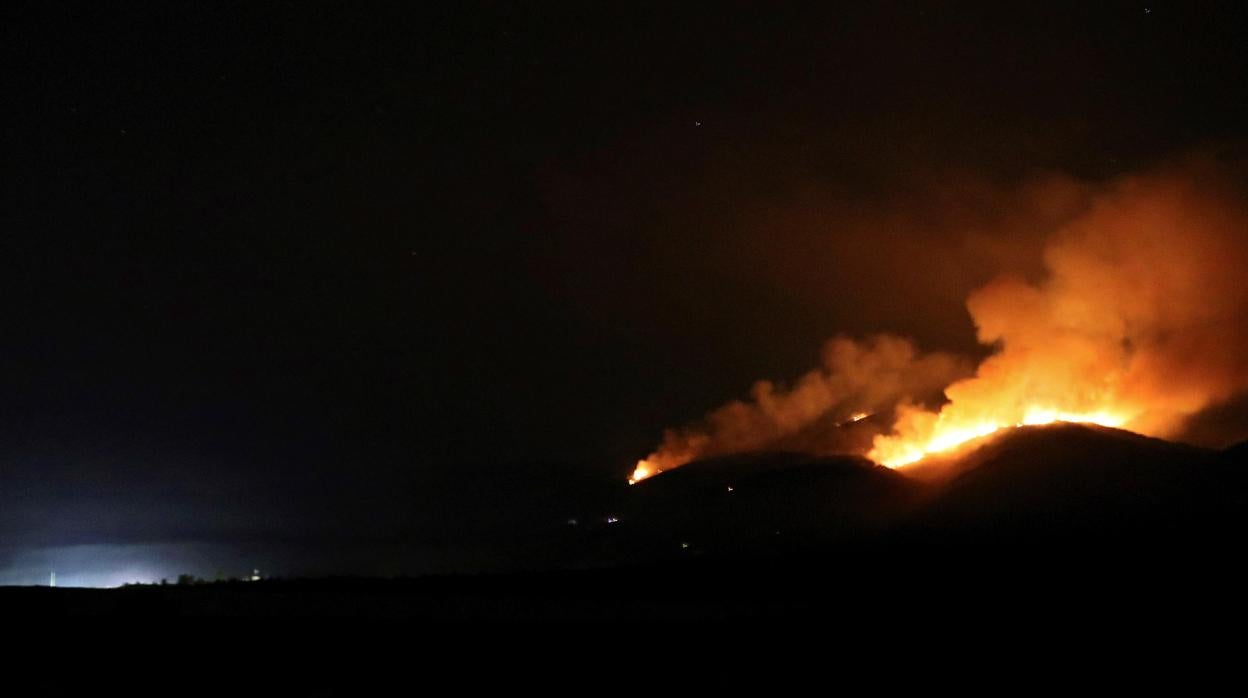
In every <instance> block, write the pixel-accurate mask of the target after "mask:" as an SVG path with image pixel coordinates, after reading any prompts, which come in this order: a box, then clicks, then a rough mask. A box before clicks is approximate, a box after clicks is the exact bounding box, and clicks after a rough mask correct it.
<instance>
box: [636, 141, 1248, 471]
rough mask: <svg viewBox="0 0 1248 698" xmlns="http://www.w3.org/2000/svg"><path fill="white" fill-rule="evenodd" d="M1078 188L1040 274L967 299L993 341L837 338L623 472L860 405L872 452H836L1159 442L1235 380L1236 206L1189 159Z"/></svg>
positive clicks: (1241, 247) (746, 441)
mask: <svg viewBox="0 0 1248 698" xmlns="http://www.w3.org/2000/svg"><path fill="white" fill-rule="evenodd" d="M1089 189H1090V192H1089V196H1088V198H1087V201H1088V203H1087V205H1086V206H1085V207H1084V208H1082V209H1081V210H1080V211H1079V212H1078V213H1077V214H1076V215H1074V216H1072V217H1071V218H1070V219H1069V220H1064V221H1063V222H1062V224H1061V225H1060V226H1059V227H1057V228H1056V229H1054V230H1053V231H1052V232H1051V233H1050V235H1049V237H1048V242H1047V244H1046V246H1045V249H1044V268H1045V274H1044V275H1043V276H1042V277H1041V278H1038V279H1034V280H1028V279H1023V278H1017V277H1012V276H1002V277H1000V278H997V279H995V280H993V281H991V282H990V283H988V284H986V285H984V286H982V287H981V288H979V289H978V290H977V291H975V292H974V293H973V294H972V295H971V296H970V297H969V298H968V299H967V302H966V305H967V308H968V310H969V311H970V314H971V317H972V319H973V321H974V323H975V327H976V329H977V339H978V340H979V342H981V343H982V344H984V345H986V346H988V347H990V348H992V350H993V353H992V354H991V355H990V356H989V357H988V358H987V359H985V360H984V361H982V362H981V363H980V364H979V365H978V367H976V368H974V369H973V370H971V369H970V362H968V361H966V360H964V359H961V358H959V357H957V356H953V355H950V354H944V353H923V352H920V351H919V350H918V349H916V348H915V346H914V344H913V343H912V342H910V341H909V340H906V339H903V338H899V337H895V336H887V335H885V336H877V337H872V338H868V339H867V340H865V341H854V340H852V339H848V338H843V337H841V338H836V339H833V340H831V341H830V342H829V343H828V345H827V347H825V350H824V365H823V367H821V368H819V369H816V370H814V371H811V372H810V373H808V374H806V375H805V376H803V377H802V378H800V379H799V380H798V381H797V382H796V383H795V384H794V385H793V387H791V388H788V389H784V388H780V387H777V386H776V385H774V384H772V383H770V382H766V381H762V382H759V383H758V384H756V385H755V386H754V389H753V391H752V395H751V399H750V400H749V401H735V402H731V403H729V404H727V405H725V406H723V407H720V408H718V409H716V410H714V411H712V412H711V413H709V414H708V415H707V416H706V418H705V419H704V420H703V421H702V422H700V423H698V424H695V425H692V426H689V427H685V428H680V429H673V430H669V431H668V432H667V433H666V434H665V435H664V438H663V441H662V443H661V444H660V446H659V448H658V449H657V450H656V451H655V452H654V453H652V454H650V455H649V456H648V457H647V458H646V459H644V460H642V461H640V462H639V463H638V464H637V467H636V469H635V470H634V472H633V475H632V478H631V480H630V481H631V482H636V481H639V480H642V479H645V478H646V477H649V476H651V475H654V474H655V473H657V472H661V471H664V470H670V469H672V468H676V467H679V466H681V465H683V464H685V463H687V462H689V461H692V460H695V459H701V458H707V457H712V456H717V455H723V454H729V453H738V452H743V451H749V450H758V449H762V448H766V447H769V446H771V445H773V444H775V443H777V442H779V441H781V440H783V439H785V438H787V437H789V436H791V435H793V434H796V433H798V432H801V431H802V430H804V429H808V428H809V427H810V426H811V425H812V424H815V423H816V422H819V421H821V420H822V421H823V422H827V423H830V424H832V425H834V426H835V428H836V429H844V428H846V427H847V426H848V427H853V426H854V425H855V424H857V421H856V420H859V419H861V416H863V415H868V414H884V415H891V418H886V419H884V420H883V421H881V422H880V423H879V425H878V426H877V427H875V428H876V429H877V431H876V433H875V435H874V438H873V440H872V442H871V446H870V447H869V448H867V449H863V450H862V451H854V450H853V449H849V450H841V451H839V452H851V453H852V452H856V453H859V454H860V455H866V456H867V457H869V458H870V459H872V460H874V461H876V462H877V463H881V464H884V465H887V466H890V467H901V466H905V465H908V464H910V463H914V462H916V461H919V460H921V459H923V458H925V457H926V456H928V455H929V454H934V453H947V452H952V451H956V450H957V449H958V448H959V447H960V446H961V445H963V444H965V443H966V442H968V441H970V440H973V439H978V438H980V437H984V436H987V435H989V434H994V433H996V432H998V431H1000V430H1002V429H1007V428H1012V427H1017V426H1023V425H1041V424H1049V423H1054V422H1079V423H1090V424H1096V425H1101V426H1109V427H1118V428H1122V429H1127V430H1130V431H1133V432H1137V433H1139V434H1145V435H1150V436H1160V437H1170V436H1174V435H1176V434H1178V433H1180V432H1181V430H1182V428H1183V425H1184V423H1185V421H1186V420H1187V419H1188V418H1190V417H1191V416H1193V415H1195V414H1197V413H1199V412H1200V411H1201V410H1203V409H1206V408H1208V407H1211V406H1214V405H1217V404H1219V403H1222V402H1224V401H1226V400H1228V399H1230V398H1232V397H1233V396H1235V395H1237V394H1239V393H1241V392H1242V391H1244V390H1245V389H1248V361H1245V360H1244V358H1243V357H1244V356H1245V349H1248V325H1246V324H1245V323H1244V322H1243V320H1244V317H1245V310H1246V309H1248V285H1245V284H1244V283H1243V279H1242V275H1243V270H1244V269H1246V268H1248V240H1246V236H1248V211H1246V210H1245V208H1244V205H1243V203H1242V201H1243V199H1242V198H1241V197H1239V196H1237V195H1236V192H1235V191H1233V187H1232V186H1231V185H1230V184H1228V178H1227V177H1225V176H1223V175H1221V174H1219V173H1218V172H1216V171H1215V168H1214V167H1212V166H1209V165H1207V164H1199V165H1187V166H1184V167H1183V168H1180V169H1178V170H1172V171H1167V172H1163V173H1157V174H1152V175H1147V176H1138V177H1130V178H1125V179H1121V180H1117V181H1114V182H1111V183H1109V184H1106V185H1102V186H1097V187H1089ZM933 396H935V399H933ZM829 415H831V419H829ZM867 421H871V422H876V421H879V420H867ZM825 450H827V451H828V452H837V449H836V446H835V440H833V445H832V446H829V447H825Z"/></svg>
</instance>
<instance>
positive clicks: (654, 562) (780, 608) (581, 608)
mask: <svg viewBox="0 0 1248 698" xmlns="http://www.w3.org/2000/svg"><path fill="white" fill-rule="evenodd" d="M1244 455H1245V449H1244V448H1243V446H1238V447H1233V448H1231V449H1228V450H1226V451H1211V450H1206V449H1199V448H1194V447H1190V446H1184V445H1180V444H1173V443H1169V442H1165V441H1160V440H1157V439H1149V438H1145V437H1141V436H1137V435H1135V434H1131V433H1128V432H1122V431H1118V430H1113V429H1103V428H1099V427H1085V426H1076V425H1055V426H1049V427H1032V428H1024V429H1018V430H1014V431H1013V432H1011V433H1009V434H1007V435H1005V436H1003V437H1001V438H998V439H996V440H994V441H991V442H989V443H987V444H986V445H984V446H982V447H980V448H979V449H978V450H975V451H973V452H971V453H970V454H968V455H966V456H964V457H962V458H961V459H960V460H959V461H957V462H956V463H952V464H949V465H948V467H947V468H946V470H945V471H943V472H944V473H945V474H944V476H943V477H932V476H931V475H930V474H929V475H927V476H924V477H921V478H916V477H907V476H903V475H900V474H899V473H898V472H897V471H892V470H888V469H884V468H880V467H878V466H875V465H874V464H872V463H870V462H869V461H865V460H862V459H858V458H845V457H841V458H813V457H809V456H800V455H795V454H755V455H752V456H736V457H732V458H727V459H718V460H716V461H708V462H704V463H696V464H690V465H689V466H686V467H685V468H681V469H678V470H675V471H671V472H669V473H664V474H662V475H659V476H656V477H654V478H652V479H650V480H647V481H645V482H643V483H641V484H639V485H638V486H635V487H632V488H629V489H628V490H626V491H625V492H624V493H623V495H624V496H623V497H622V498H621V499H619V500H618V501H616V502H614V503H613V505H612V506H614V509H613V511H614V512H615V513H614V514H613V518H616V517H618V519H619V520H618V521H617V522H615V523H607V522H606V521H605V519H604V520H588V519H587V520H584V521H581V522H578V524H577V525H576V526H567V527H565V528H566V530H563V531H559V532H558V534H559V535H555V534H552V536H551V541H550V546H551V549H552V550H555V549H557V550H558V553H556V552H550V553H549V555H550V557H551V558H554V557H557V556H558V555H562V556H563V558H564V560H565V561H567V562H568V563H569V564H565V566H564V568H563V569H561V570H556V571H535V572H528V573H512V574H480V575H445V576H427V577H420V578H393V579H379V578H346V577H339V578H323V579H287V580H282V579H270V580H263V581H259V582H220V583H198V584H186V585H178V584H174V585H168V586H156V585H150V586H128V587H122V588H119V589H107V590H93V589H63V588H62V589H50V588H35V587H26V588H5V589H0V607H3V608H4V609H5V611H6V613H7V614H8V615H9V616H10V617H13V616H26V617H30V618H45V619H46V618H53V617H66V616H102V617H112V618H125V619H136V618H170V617H200V618H210V617H224V618H305V619H306V618H311V619H334V618H337V619H343V618H369V619H410V620H567V619H576V620H660V619H662V620H669V619H732V620H742V619H754V618H788V619H813V618H821V619H835V620H837V621H841V622H852V623H861V624H873V623H876V622H877V621H879V620H880V619H893V620H899V619H907V620H915V619H935V618H951V617H960V618H963V619H967V618H972V617H979V618H983V619H988V620H1000V621H1003V620H1005V619H1012V620H1014V621H1025V620H1028V619H1030V620H1031V621H1036V620H1049V619H1052V618H1059V617H1082V618H1089V617H1096V618H1108V617H1121V618H1124V619H1126V618H1137V619H1138V618H1139V617H1140V614H1144V615H1146V616H1150V617H1152V616H1158V615H1167V614H1174V615H1175V616H1176V617H1183V618H1193V617H1201V616H1205V617H1210V618H1220V619H1224V620H1225V619H1231V618H1238V617H1241V616H1243V615H1244V610H1245V596H1244V592H1243V589H1245V588H1248V587H1246V586H1245V584H1244V582H1245V581H1246V576H1248V572H1245V566H1244V565H1243V560H1244V552H1243V551H1244V546H1243V541H1244V540H1245V532H1246V531H1248V525H1246V521H1248V518H1246V517H1245V511H1246V509H1245V503H1246V502H1248V476H1246V474H1245V473H1246V472H1248V471H1245V469H1244V465H1245V464H1244V462H1243V461H1244ZM729 487H731V489H729ZM561 536H562V537H561Z"/></svg>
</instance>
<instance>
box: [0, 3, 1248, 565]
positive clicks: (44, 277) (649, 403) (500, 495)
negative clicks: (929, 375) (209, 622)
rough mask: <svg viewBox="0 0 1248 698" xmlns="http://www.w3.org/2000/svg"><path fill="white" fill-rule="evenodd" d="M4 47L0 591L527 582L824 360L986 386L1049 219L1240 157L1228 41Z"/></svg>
mask: <svg viewBox="0 0 1248 698" xmlns="http://www.w3.org/2000/svg"><path fill="white" fill-rule="evenodd" d="M3 13H4V21H3V22H2V23H0V24H2V26H3V30H2V31H3V33H4V38H3V42H2V44H0V45H2V47H3V48H2V51H3V59H4V64H5V67H6V70H5V72H6V74H7V77H6V80H5V81H4V85H5V97H6V100H5V101H6V105H7V106H6V109H5V110H4V111H5V123H6V126H5V128H4V129H3V131H2V133H3V138H4V153H5V160H6V165H7V167H6V168H5V169H6V171H7V172H8V176H7V177H6V178H5V181H6V186H5V187H4V194H5V198H4V205H3V207H0V215H2V216H3V222H2V226H0V231H2V232H0V260H3V262H2V263H3V265H4V267H3V268H4V272H3V274H0V314H2V315H0V317H2V318H3V341H2V344H0V583H14V582H24V581H27V580H29V581H31V582H33V581H42V580H43V579H44V578H45V576H46V569H48V568H49V567H53V566H57V567H58V572H59V573H60V574H62V578H70V579H72V578H73V575H74V574H79V575H80V577H79V579H80V580H87V577H85V576H81V575H86V574H88V571H91V572H92V573H99V574H101V575H102V574H105V573H106V572H107V573H108V574H121V575H123V577H124V575H127V574H128V575H129V576H132V577H160V576H169V577H173V576H176V574H177V573H178V572H180V571H184V570H185V571H196V572H197V573H200V574H206V575H211V574H216V573H221V572H223V573H226V574H229V575H236V574H238V575H241V574H243V573H245V572H247V571H249V570H250V569H252V568H253V567H259V568H264V569H266V570H273V571H275V572H288V573H295V572H343V571H347V572H349V571H367V572H400V571H402V572H413V573H415V572H422V571H431V570H449V569H459V570H478V569H497V568H510V567H516V566H524V565H526V564H527V563H529V562H531V559H530V558H529V557H527V556H528V555H529V551H530V549H531V548H532V547H534V546H539V545H540V544H539V543H537V542H535V541H538V540H540V538H541V536H542V535H544V533H543V532H544V531H546V530H547V529H548V528H551V527H557V526H558V525H560V523H561V522H562V521H564V520H565V519H566V518H567V517H568V516H572V515H578V514H580V513H581V512H582V511H583V510H592V507H593V502H594V501H596V498H597V497H599V496H600V495H601V493H602V492H603V491H605V490H607V489H609V488H612V487H617V486H619V484H620V482H621V481H622V479H623V478H624V477H625V476H626V475H627V473H628V472H629V471H630V470H631V468H632V464H633V462H634V461H635V460H636V459H637V458H639V457H642V456H644V455H645V454H646V453H647V452H648V451H649V450H650V449H651V448H653V446H654V445H655V443H656V441H657V440H658V438H659V436H660V435H661V433H662V431H663V429H664V428H666V427H670V426H673V425H678V424H682V423H686V422H688V421H690V420H694V419H696V418H698V417H699V416H700V415H702V414H703V413H704V412H705V411H706V410H707V409H708V408H709V407H712V406H714V405H717V404H720V403H722V402H724V401H725V400H728V399H730V398H732V397H735V396H739V395H741V394H743V393H744V392H745V391H746V390H747V389H748V388H749V386H750V384H751V382H752V381H754V380H755V379H757V378H759V377H771V378H776V379H781V380H783V379H786V378H791V377H793V376H796V375H798V374H800V373H801V372H803V371H805V370H807V369H808V368H809V367H810V366H811V365H813V364H814V363H815V362H817V360H818V352H819V347H820V345H821V343H822V342H823V341H824V340H825V339H827V338H828V337H831V336H833V335H836V334H838V333H844V334H848V335H853V336H860V335H863V334H866V333H871V332H879V331H884V330H888V331H893V332H898V333H901V334H904V335H908V336H912V337H914V338H915V339H916V341H917V342H918V343H919V345H920V346H923V347H925V348H930V349H941V350H949V351H957V352H965V353H971V354H974V353H975V352H980V353H981V354H982V352H983V348H982V347H978V346H977V345H976V343H975V337H974V329H973V327H972V325H971V321H970V319H969V317H968V316H967V314H966V310H965V307H964V305H963V301H964V299H965V297H966V295H967V292H968V291H969V290H970V289H972V288H975V287H976V286H978V285H980V284H982V283H984V282H985V281H986V280H987V279H988V278H990V277H991V276H992V275H993V274H994V273H996V272H997V271H998V270H999V269H1001V268H1002V267H1005V268H1012V269H1017V270H1018V271H1019V272H1020V273H1030V272H1034V271H1035V269H1036V265H1037V264H1038V255H1037V254H1036V252H1037V250H1038V244H1039V242H1038V238H1037V237H1035V236H1029V234H1028V230H1027V229H1026V226H1024V225H1020V224H1018V222H1017V221H1016V220H1015V218H1014V217H1013V216H1014V214H1013V212H1012V210H1011V206H1010V205H1009V202H1010V201H1012V200H1013V199H1012V198H1011V197H1013V196H1014V194H1012V192H1017V191H1022V190H1025V189H1026V187H1027V186H1028V184H1027V183H1029V182H1034V181H1036V178H1038V177H1039V178H1043V177H1046V176H1052V177H1057V176H1060V177H1068V178H1074V179H1078V180H1087V181H1098V180H1103V179H1106V178H1111V177H1114V176H1116V175H1119V174H1122V173H1127V172H1133V171H1137V170H1140V169H1143V168H1148V167H1150V166H1152V165H1154V164H1156V163H1158V162H1161V161H1164V160H1166V159H1168V158H1174V157H1178V156H1181V155H1182V154H1184V153H1188V152H1192V151H1196V150H1204V151H1210V150H1212V151H1217V152H1219V153H1232V154H1235V153H1239V152H1240V151H1241V150H1242V143H1243V141H1244V138H1245V137H1246V136H1248V80H1245V75H1248V50H1245V47H1246V46H1248V10H1246V9H1245V8H1244V7H1243V6H1242V4H1241V3H1220V4H1212V3H1194V2H1137V3H1101V2H1097V3H1087V2H1081V3H1060V2H1038V3H986V4H984V5H982V6H981V5H980V4H977V3H962V2H932V3H910V2H872V3H846V4H844V5H843V6H842V5H838V4H836V3H816V4H812V5H810V6H805V5H799V4H787V3H786V4H783V5H778V4H775V3H711V4H705V5H701V4H693V3H680V4H679V7H675V6H673V4H672V3H655V4H648V3H641V4H638V3H626V4H614V3H573V4H569V5H567V6H561V5H558V4H554V3H481V4H477V3H471V2H455V3H442V4H436V3H435V4H429V3H409V2H405V3H377V4H367V5H362V4H360V3H346V2H343V3H296V2H282V3H276V2H213V3H209V2H176V3H166V4H163V5H161V6H158V7H155V8H145V9H142V10H139V9H134V8H117V7H104V6H100V7H96V6H81V7H80V6H65V7H63V8H48V7H43V6H42V5H40V6H37V7H26V8H11V7H10V8H6V9H5V10H4V11H3ZM1232 157H1235V156H1234V155H1232ZM1241 161H1242V158H1241ZM1003 202H1005V203H1004V204H1003ZM967 231H980V232H982V233H983V235H984V236H986V238H987V239H988V240H989V241H990V242H995V243H996V244H983V245H977V246H968V245H967V243H966V238H965V235H966V234H967ZM994 231H995V232H994ZM1002 231H1004V232H1002ZM119 560H120V562H119ZM67 566H68V567H67ZM119 569H121V570H123V571H122V572H117V571H116V570H119ZM31 575H35V576H37V579H35V578H31ZM98 579H104V577H99V576H97V577H91V578H90V580H98ZM108 579H110V580H111V579H114V578H113V577H108ZM88 581H89V580H88ZM84 583H85V582H84Z"/></svg>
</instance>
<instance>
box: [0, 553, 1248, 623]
mask: <svg viewBox="0 0 1248 698" xmlns="http://www.w3.org/2000/svg"><path fill="white" fill-rule="evenodd" d="M1241 559H1242V554H1241V552H1240V551H1238V550H1227V551H1224V554H1219V553H1218V552H1217V551H1213V550H1208V549H1203V548H1199V547H1198V549H1197V551H1195V552H1192V553H1190V554H1189V553H1185V552H1182V551H1175V550H1173V549H1171V550H1168V551H1165V552H1163V551H1156V554H1154V552H1152V551H1150V550H1148V549H1145V548H1137V549H1133V550H1130V551H1123V550H1112V549H1106V550H1094V549H1090V548H1081V549H1079V550H1078V552H1077V553H1073V554H1072V553H1070V552H1069V551H1058V550H1052V549H1038V548H1025V549H1021V550H1020V549H1015V550H1008V549H1003V548H998V547H990V548H961V549H957V550H947V549H924V550H905V549H901V548H897V549H891V550H890V549H879V550H871V551H856V552H842V557H841V558H840V559H839V560H838V561H837V562H830V561H828V560H826V559H821V560H814V559H809V558H791V557H789V558H775V559H755V560H735V561H717V562H716V561H705V562H695V563H675V564H667V565H660V566H654V567H643V568H631V569H617V570H602V571H585V572H565V573H552V574H521V575H500V576H455V577H437V578H426V579H410V580H379V579H320V580H293V581H272V580H270V581H262V582H252V583H220V584H202V585H195V586H133V587H123V588H119V589H65V588H61V589H51V588H42V587H41V588H32V587H25V588H4V589H0V608H2V609H3V612H4V613H5V615H6V617H8V618H10V619H12V618H14V617H23V616H25V617H27V618H43V619H49V618H58V617H62V618H63V617H83V616H85V617H112V618H119V619H120V618H126V619H144V618H153V619H158V618H178V617H191V618H194V617H200V618H212V617H226V618H290V619H300V618H326V619H351V618H363V619H400V620H431V621H457V620H508V621H510V620H520V621H528V620H610V621H616V620H638V621H647V620H683V619H726V620H748V619H756V618H779V619H798V620H800V619H827V620H835V621H840V622H847V623H864V622H866V623H870V622H879V621H885V620H905V621H910V622H915V621H922V620H924V619H932V618H942V617H943V618H948V617H961V618H965V619H968V620H969V619H972V618H979V619H988V620H995V621H999V622H1023V621H1037V620H1041V621H1043V620H1046V619H1052V618H1055V617H1066V616H1079V617H1083V618H1089V617H1090V618H1101V619H1106V618H1115V617H1117V618H1133V619H1135V620H1136V621H1138V620H1139V619H1140V618H1141V617H1150V618H1160V617H1163V616H1167V615H1168V616H1173V617H1175V618H1187V619H1198V618H1206V619H1221V620H1223V621H1227V622H1229V621H1230V620H1231V619H1234V618H1243V617H1244V616H1245V610H1246V609H1248V594H1245V592H1244V590H1245V589H1248V586H1246V585H1245V582H1246V581H1248V575H1246V574H1245V572H1244V570H1243V565H1242V564H1241V563H1240V560H1241Z"/></svg>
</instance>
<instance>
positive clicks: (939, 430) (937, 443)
mask: <svg viewBox="0 0 1248 698" xmlns="http://www.w3.org/2000/svg"><path fill="white" fill-rule="evenodd" d="M948 416H949V415H948V414H946V413H945V412H942V413H940V414H939V415H937V416H936V418H935V420H934V421H933V422H932V423H931V427H930V429H926V430H922V431H916V432H914V433H912V434H910V435H907V436H883V437H879V438H877V439H876V440H875V447H874V448H873V449H871V452H870V453H869V454H867V457H868V458H870V459H872V460H874V461H875V462H877V463H880V464H881V465H886V466H888V467H890V468H900V467H902V466H905V465H909V464H911V463H915V462H917V461H920V460H922V459H923V458H926V457H927V456H929V455H932V454H935V453H950V452H953V451H956V450H957V449H958V448H960V447H961V446H963V445H966V444H967V443H968V442H971V441H974V440H975V439H979V438H983V437H985V436H988V435H990V434H994V433H996V432H998V431H1000V430H1002V429H1007V428H1011V427H1021V426H1032V425H1039V424H1053V423H1056V422H1076V423H1083V424H1097V425H1100V426H1103V427H1120V426H1122V425H1123V424H1124V423H1125V422H1126V421H1127V420H1126V418H1124V417H1123V416H1121V415H1117V414H1114V413H1112V412H1107V411H1106V412H1093V413H1087V414H1076V413H1073V412H1063V411H1061V410H1055V409H1050V408H1045V407H1030V408H1028V409H1027V410H1026V411H1025V412H1024V413H1023V417H1022V419H1020V420H1019V421H1016V422H1014V423H1008V422H1000V421H994V420H989V421H978V422H963V423H959V422H958V421H957V420H956V419H946V417H948Z"/></svg>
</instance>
